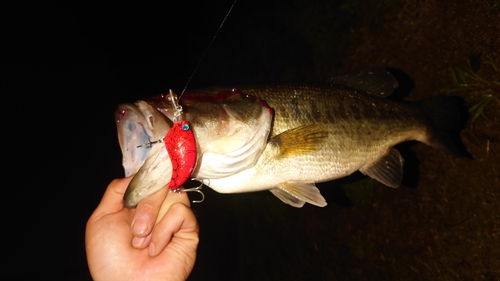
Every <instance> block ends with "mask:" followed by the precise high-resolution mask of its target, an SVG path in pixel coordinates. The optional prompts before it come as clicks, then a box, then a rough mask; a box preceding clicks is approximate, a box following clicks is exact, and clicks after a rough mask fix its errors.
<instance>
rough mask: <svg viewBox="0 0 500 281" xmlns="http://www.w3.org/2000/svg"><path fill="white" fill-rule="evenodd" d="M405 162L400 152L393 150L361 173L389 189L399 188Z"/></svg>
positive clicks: (361, 170)
mask: <svg viewBox="0 0 500 281" xmlns="http://www.w3.org/2000/svg"><path fill="white" fill-rule="evenodd" d="M403 162H404V159H403V157H401V154H399V151H397V150H396V149H395V148H391V150H389V153H388V154H387V155H385V156H384V157H382V158H381V159H380V160H379V161H378V162H376V163H375V164H373V165H371V166H370V167H367V168H364V167H363V168H361V169H359V171H360V172H361V173H363V174H365V175H367V176H369V177H370V178H372V179H376V180H377V181H379V182H381V183H383V184H385V185H387V186H389V187H399V186H400V185H401V181H402V180H403Z"/></svg>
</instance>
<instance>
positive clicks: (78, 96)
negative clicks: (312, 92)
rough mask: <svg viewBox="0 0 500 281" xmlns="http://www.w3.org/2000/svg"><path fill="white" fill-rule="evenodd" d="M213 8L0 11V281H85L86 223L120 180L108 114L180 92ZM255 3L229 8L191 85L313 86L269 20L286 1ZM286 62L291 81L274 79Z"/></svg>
mask: <svg viewBox="0 0 500 281" xmlns="http://www.w3.org/2000/svg"><path fill="white" fill-rule="evenodd" d="M164 2H166V1H164ZM217 2H218V3H213V1H209V2H206V3H205V4H198V2H197V4H194V3H191V2H185V1H184V2H183V1H181V2H178V1H177V2H170V3H171V4H167V3H165V4H163V5H159V4H155V5H151V6H149V5H141V6H135V5H131V6H123V5H124V4H122V5H121V6H115V5H106V4H101V3H99V4H87V2H83V3H81V4H69V3H67V4H55V3H41V2H39V3H38V4H25V5H19V6H17V7H11V8H9V9H3V12H4V14H6V15H5V16H4V17H3V22H4V24H2V29H3V30H2V46H4V47H7V50H4V51H3V53H2V63H1V65H2V66H1V69H2V76H1V81H2V83H1V92H2V98H3V106H4V110H3V112H4V114H3V115H4V117H3V121H4V139H3V142H4V146H3V147H4V152H3V156H4V157H2V158H3V162H4V165H3V166H4V167H8V168H7V169H6V170H5V169H4V171H3V172H2V174H3V175H4V179H7V180H6V181H4V183H3V190H5V191H7V194H6V195H5V194H4V196H3V198H4V204H3V209H4V218H7V220H6V221H5V222H4V224H5V226H4V228H3V229H4V231H3V235H7V236H6V238H4V245H5V244H6V245H7V250H5V249H4V250H2V255H5V256H4V259H3V263H2V268H3V269H2V273H1V275H6V276H7V277H8V279H9V280H17V279H19V280H30V279H43V278H45V277H46V278H49V279H51V280H79V279H81V280H87V279H88V278H89V277H88V270H87V265H86V261H85V252H84V229H85V223H86V220H87V218H88V217H89V216H90V214H91V213H92V211H93V209H94V208H95V207H96V206H97V204H98V202H99V200H100V198H101V196H102V194H103V192H104V190H105V188H106V186H107V184H108V183H109V182H110V181H111V180H112V179H114V178H117V177H122V176H123V170H122V167H121V153H120V150H119V146H118V140H117V136H116V128H115V124H114V119H113V112H114V110H115V109H116V107H117V105H118V104H119V103H122V102H133V101H134V100H136V99H139V98H142V97H148V96H153V95H156V94H158V93H162V92H166V91H168V89H170V88H172V89H174V90H176V91H181V90H182V88H183V87H184V86H185V84H186V82H187V80H188V78H189V76H190V75H191V74H192V72H193V70H194V69H195V67H196V65H197V63H198V62H199V60H200V59H201V57H202V55H203V53H204V52H205V50H206V48H207V46H208V44H209V43H210V40H211V39H212V37H213V36H214V34H215V32H216V31H217V29H218V27H219V25H220V23H221V21H222V19H223V18H224V16H225V14H226V13H227V11H228V9H229V7H230V6H231V4H232V1H231V0H229V1H217ZM261 2H262V3H264V2H263V1H241V3H240V2H238V3H237V4H236V6H235V7H234V10H233V11H232V13H231V14H230V15H229V17H228V19H227V21H226V23H225V25H224V26H223V28H222V29H221V31H220V33H219V35H218V37H217V39H216V40H215V42H214V43H213V45H212V46H211V48H210V49H209V50H208V53H207V56H206V57H205V59H204V60H203V61H202V64H201V66H200V68H199V70H198V72H197V73H196V74H195V75H194V77H193V79H192V82H191V84H190V88H196V87H199V86H205V85H210V84H217V83H224V84H230V83H240V82H261V81H277V80H291V79H293V80H295V81H297V80H301V81H308V80H310V79H311V76H310V75H311V73H314V70H313V68H314V63H313V60H314V58H311V57H310V56H305V55H303V56H299V55H298V54H304V53H307V51H308V50H309V48H310V46H308V45H307V44H306V43H304V42H303V41H300V40H296V39H297V38H296V37H295V35H294V32H293V30H292V29H286V28H284V27H283V26H284V23H283V19H275V16H276V15H279V13H280V11H282V10H283V8H284V7H286V5H285V4H284V3H285V1H283V3H281V1H277V2H276V3H277V4H273V5H275V6H269V4H268V5H267V6H264V4H261ZM280 7H281V8H280ZM290 20H291V19H290V18H285V21H290ZM292 20H293V19H292ZM282 50H286V51H285V52H283V51H282ZM290 64H293V65H294V68H293V69H294V71H295V72H293V71H292V72H290V71H288V72H287V71H284V69H285V68H286V67H287V65H290ZM5 129H6V130H5ZM195 270H196V269H195Z"/></svg>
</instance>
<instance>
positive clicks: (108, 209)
mask: <svg viewBox="0 0 500 281" xmlns="http://www.w3.org/2000/svg"><path fill="white" fill-rule="evenodd" d="M131 180H132V177H128V178H123V179H115V180H113V181H112V182H111V183H110V184H109V185H108V188H107V189H106V191H105V192H104V195H103V197H102V199H101V202H100V203H99V206H97V208H96V209H95V211H94V213H93V214H92V216H91V218H90V219H98V218H100V217H102V216H103V215H107V214H112V213H116V212H119V211H121V210H123V208H124V205H123V194H124V193H125V190H126V189H127V187H128V184H129V183H130V181H131Z"/></svg>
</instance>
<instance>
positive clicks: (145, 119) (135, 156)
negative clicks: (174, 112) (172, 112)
mask: <svg viewBox="0 0 500 281" xmlns="http://www.w3.org/2000/svg"><path fill="white" fill-rule="evenodd" d="M115 121H116V125H117V130H118V140H119V143H120V148H121V151H122V155H123V159H122V164H123V168H124V170H125V176H127V177H128V176H131V175H134V174H135V175H134V177H133V179H132V181H131V182H130V184H129V186H128V187H127V191H126V192H125V195H124V203H125V206H127V207H133V206H135V205H137V203H138V202H139V201H140V200H142V199H143V198H145V197H147V196H149V195H151V194H153V193H155V192H156V191H158V190H160V189H161V188H163V187H164V186H165V185H166V184H168V182H169V181H170V178H171V176H172V163H171V161H170V157H169V155H168V153H167V151H166V148H165V145H163V143H160V144H152V145H148V144H149V143H150V142H152V141H158V140H160V139H162V138H163V137H164V136H165V135H166V133H167V132H168V130H169V129H170V128H171V124H172V122H171V121H170V120H169V119H168V118H167V117H166V116H165V115H163V114H162V113H161V112H160V111H158V110H157V109H156V108H154V107H153V106H152V105H150V104H149V103H147V102H145V101H138V102H136V103H135V104H121V105H119V106H118V109H117V110H116V112H115Z"/></svg>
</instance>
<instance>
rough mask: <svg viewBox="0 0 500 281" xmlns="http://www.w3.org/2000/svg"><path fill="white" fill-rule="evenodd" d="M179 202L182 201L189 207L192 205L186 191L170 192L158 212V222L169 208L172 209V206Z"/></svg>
mask: <svg viewBox="0 0 500 281" xmlns="http://www.w3.org/2000/svg"><path fill="white" fill-rule="evenodd" d="M177 202H179V203H182V204H184V205H186V206H188V207H190V206H191V203H190V201H189V197H188V195H187V193H186V192H168V194H167V198H166V199H165V201H164V202H163V204H162V205H161V208H160V212H159V213H158V217H157V218H156V223H158V222H159V221H160V220H161V219H162V218H163V216H164V215H165V213H166V212H167V211H168V209H170V206H172V204H174V203H177Z"/></svg>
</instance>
